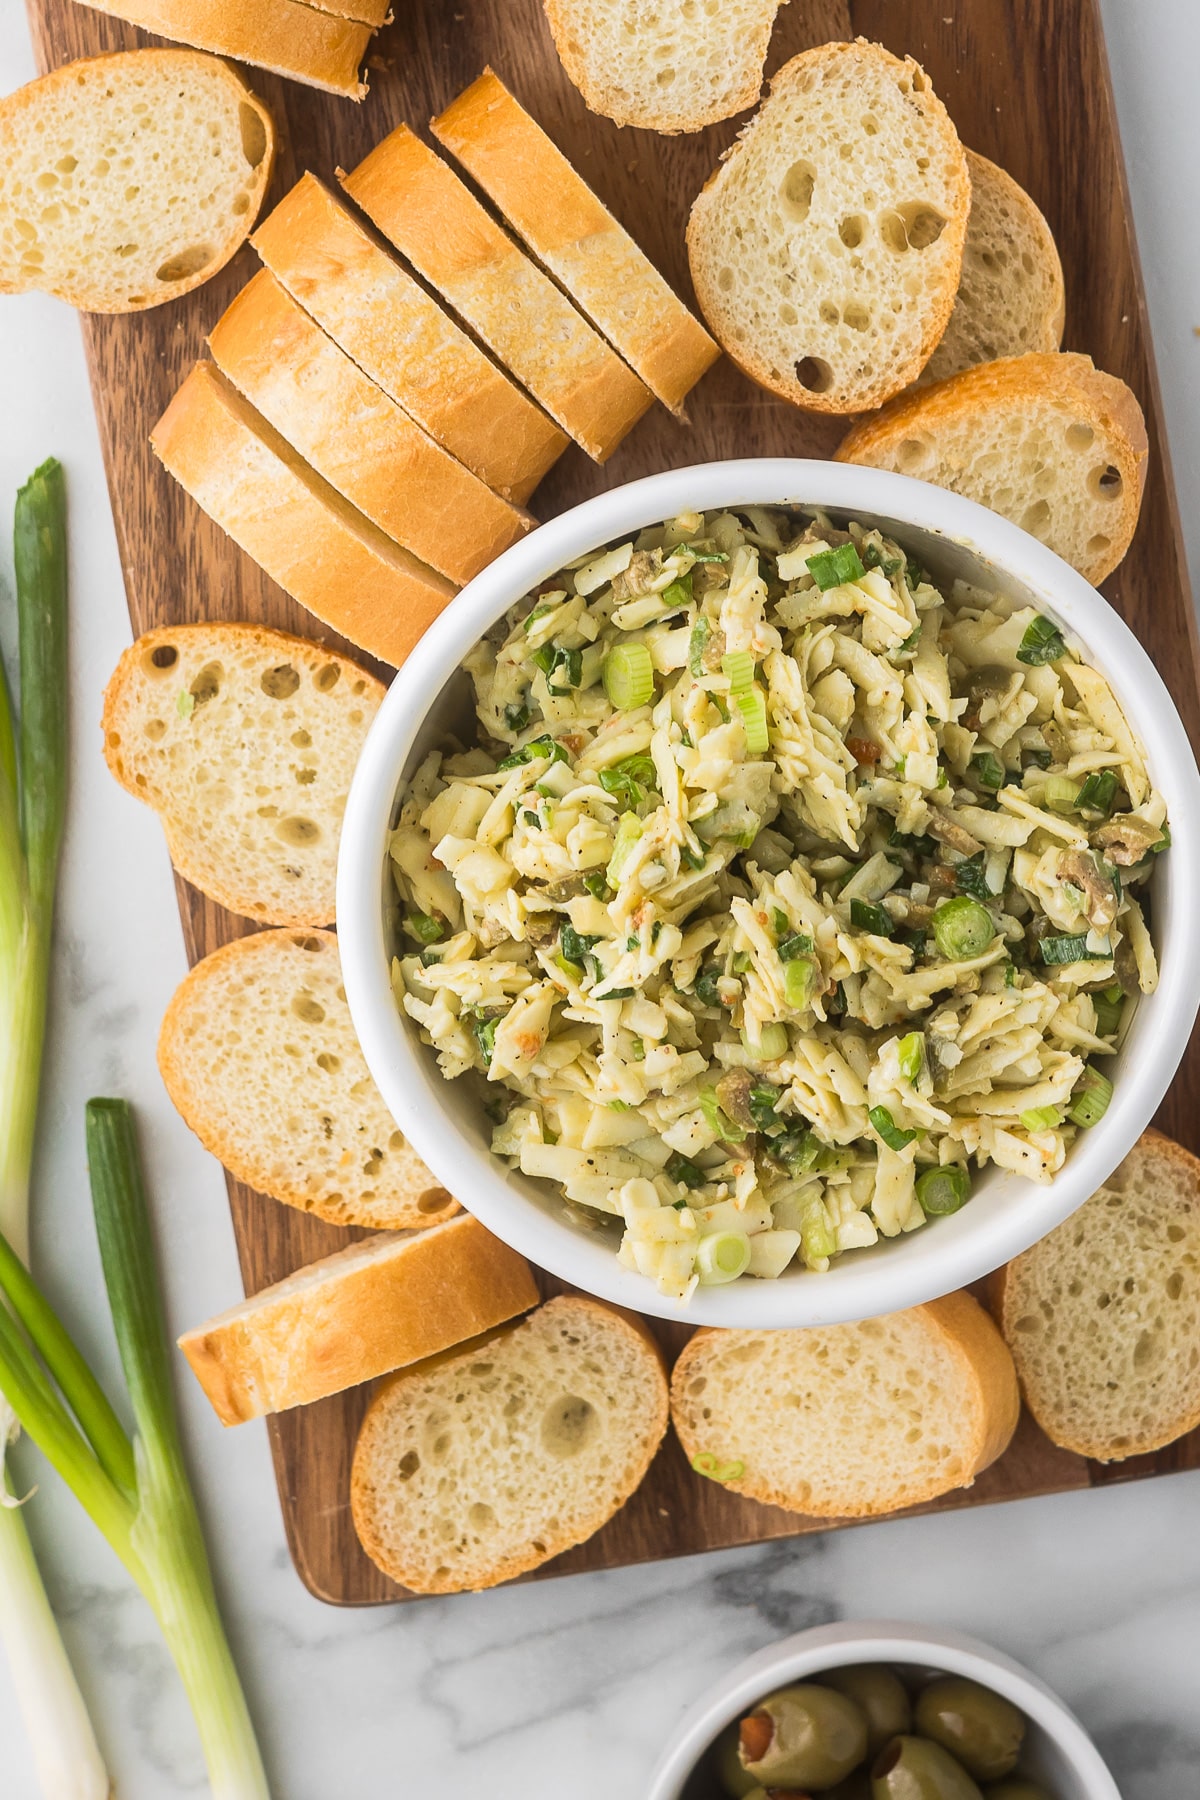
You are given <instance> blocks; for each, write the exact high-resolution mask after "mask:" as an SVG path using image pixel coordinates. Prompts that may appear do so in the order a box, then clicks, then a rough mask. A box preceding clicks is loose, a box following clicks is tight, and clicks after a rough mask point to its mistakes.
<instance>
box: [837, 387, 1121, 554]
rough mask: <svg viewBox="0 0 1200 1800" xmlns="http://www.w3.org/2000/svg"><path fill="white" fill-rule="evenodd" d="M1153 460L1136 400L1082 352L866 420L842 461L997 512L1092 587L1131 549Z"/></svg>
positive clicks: (921, 394)
mask: <svg viewBox="0 0 1200 1800" xmlns="http://www.w3.org/2000/svg"><path fill="white" fill-rule="evenodd" d="M1148 456H1149V444H1148V441H1147V438H1146V422H1145V420H1144V419H1143V417H1142V409H1141V407H1140V406H1139V405H1138V403H1137V399H1136V396H1135V395H1134V394H1133V392H1132V390H1131V389H1130V388H1127V387H1126V385H1125V383H1124V382H1123V381H1118V379H1117V377H1116V376H1115V375H1105V374H1104V373H1103V372H1102V371H1101V370H1100V369H1096V368H1094V367H1093V366H1092V360H1091V357H1089V356H1076V355H1073V354H1069V355H1068V354H1062V355H1057V356H1010V357H1007V358H1006V359H1005V360H1004V361H1003V362H994V363H981V364H980V365H979V367H978V368H975V369H964V370H963V372H962V373H961V374H960V375H952V376H951V377H950V379H949V380H948V381H939V382H935V383H934V385H933V386H932V387H927V388H918V389H916V390H915V392H913V393H911V394H904V395H902V396H901V397H900V399H898V400H893V401H892V403H891V405H890V406H885V407H884V409H883V411H882V412H880V413H876V415H875V416H874V417H873V418H870V419H863V420H862V421H861V422H860V423H859V424H857V425H855V426H853V427H852V428H851V431H850V433H849V435H848V436H847V437H845V438H843V440H842V442H841V444H840V445H839V447H838V449H837V451H836V452H835V458H836V460H837V461H838V462H852V463H867V464H869V465H870V466H871V467H872V468H876V469H898V470H899V471H900V473H901V474H902V475H915V476H917V478H918V479H919V480H921V481H932V482H933V483H934V485H935V486H937V487H944V488H950V489H952V490H953V492H954V493H956V494H965V495H966V496H967V498H968V499H969V500H978V501H980V502H982V504H983V505H984V506H990V507H991V509H992V511H993V512H998V513H1003V515H1004V517H1005V518H1006V519H1011V520H1012V521H1013V523H1014V524H1015V525H1020V526H1021V527H1022V528H1023V529H1024V530H1025V531H1029V532H1032V533H1033V535H1034V537H1037V538H1040V539H1041V540H1042V542H1043V543H1044V544H1048V545H1049V546H1050V548H1051V549H1052V550H1055V551H1057V552H1058V554H1059V556H1061V557H1063V558H1064V560H1065V561H1067V562H1069V563H1071V564H1073V565H1074V567H1075V568H1077V569H1078V570H1079V573H1080V574H1081V575H1085V576H1086V577H1087V579H1088V580H1089V581H1090V582H1092V583H1093V584H1094V583H1096V582H1100V581H1103V580H1104V577H1105V576H1106V575H1109V574H1111V572H1112V571H1113V569H1115V568H1116V566H1117V564H1118V563H1119V562H1120V560H1121V558H1122V557H1123V556H1124V554H1125V552H1126V550H1128V548H1129V545H1130V541H1131V539H1132V537H1133V534H1134V530H1135V529H1136V526H1137V521H1138V513H1139V511H1140V509H1141V504H1142V489H1143V488H1144V487H1145V485H1146V463H1147V459H1148Z"/></svg>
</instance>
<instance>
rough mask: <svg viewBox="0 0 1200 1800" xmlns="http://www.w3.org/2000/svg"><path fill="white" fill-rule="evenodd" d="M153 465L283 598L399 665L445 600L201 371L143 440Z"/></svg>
mask: <svg viewBox="0 0 1200 1800" xmlns="http://www.w3.org/2000/svg"><path fill="white" fill-rule="evenodd" d="M150 442H151V444H152V445H153V447H154V450H155V452H156V454H157V456H158V457H159V460H160V461H161V462H162V463H163V464H164V466H165V467H166V468H167V469H169V470H170V472H171V474H172V475H174V477H175V479H176V480H177V481H178V482H179V483H180V485H181V486H182V487H184V488H186V489H187V491H188V493H189V494H191V496H192V498H193V499H194V500H196V501H197V502H198V503H199V505H200V506H202V507H203V509H204V511H205V512H207V513H208V515H209V517H210V518H212V519H214V520H215V522H216V523H217V524H218V525H219V526H220V527H221V529H222V530H223V531H226V532H228V534H229V536H230V537H231V538H233V540H234V542H235V543H237V544H239V545H240V546H241V548H242V549H243V550H244V551H245V552H246V553H247V555H248V556H251V557H252V558H253V559H254V561H255V562H257V563H258V564H259V565H260V566H261V567H262V568H263V569H265V570H266V572H267V574H268V575H269V576H270V577H271V579H272V580H273V581H277V582H278V583H279V585H280V587H282V588H283V589H284V591H285V592H286V593H289V594H291V595H292V597H293V599H296V600H298V601H299V602H300V604H301V605H302V606H306V607H307V608H308V610H309V612H311V613H314V614H315V615H316V617H317V618H318V619H321V620H322V621H323V622H324V623H325V624H326V625H330V626H332V627H333V629H334V630H335V631H337V632H340V633H341V634H342V636H343V637H346V638H349V639H350V641H351V643H354V644H357V645H358V646H359V648H360V649H363V650H366V651H367V652H368V653H369V654H370V655H372V656H377V657H379V659H380V660H381V661H382V662H388V663H392V664H394V665H396V666H399V664H400V663H402V662H403V661H404V659H405V657H406V656H407V655H408V653H409V651H410V650H411V649H412V648H413V646H414V645H415V644H416V643H417V641H418V639H419V638H420V637H421V636H422V634H423V633H424V632H425V630H426V629H427V627H428V626H429V625H431V624H432V623H433V621H434V619H435V618H436V617H437V615H438V614H439V613H440V612H441V611H442V608H443V607H444V606H445V605H446V604H447V602H448V601H449V600H451V599H452V598H453V596H454V592H455V590H454V587H453V585H452V584H451V583H450V582H449V581H447V580H446V579H445V577H444V576H441V575H438V574H437V573H436V572H435V571H434V570H433V569H430V568H428V567H427V566H426V565H425V564H424V563H421V562H419V561H418V560H417V559H416V557H414V556H412V555H411V554H410V553H409V552H408V551H407V550H404V549H402V548H401V547H400V546H399V545H398V544H395V543H393V542H392V541H391V539H389V538H387V537H385V536H384V534H383V533H382V532H381V531H380V530H379V529H378V528H377V527H376V526H374V525H372V524H371V523H370V521H369V520H368V519H365V518H364V517H363V516H362V515H361V514H360V513H358V512H356V511H355V509H354V508H353V507H351V506H350V505H349V504H348V502H347V501H345V500H343V498H342V496H341V495H340V494H338V493H337V492H336V491H335V490H334V489H333V488H331V487H330V486H329V485H328V483H327V482H325V481H323V480H322V479H321V477H320V476H319V475H317V474H316V473H315V471H314V470H312V469H310V468H309V467H308V465H307V463H305V462H304V461H303V460H302V459H301V458H300V457H299V456H297V454H296V453H295V451H293V450H292V449H291V448H290V446H288V445H287V444H285V442H284V440H283V439H282V438H281V437H280V436H279V434H278V433H277V432H276V431H274V430H273V429H272V428H271V426H269V425H268V424H267V422H266V420H265V419H263V418H261V417H260V416H259V415H258V414H257V413H255V412H254V410H253V408H252V407H250V406H249V405H248V403H247V402H246V401H245V400H244V399H243V398H242V396H241V395H240V394H239V393H238V392H237V390H236V389H235V388H233V387H232V386H231V385H230V384H229V383H228V382H227V381H226V380H225V379H224V377H223V376H221V375H220V374H219V373H218V371H217V370H216V369H215V368H214V367H213V366H212V365H211V364H210V363H197V364H196V366H195V367H194V368H193V370H192V372H191V374H190V375H189V376H188V377H187V380H186V381H185V382H184V383H183V386H182V387H181V388H180V389H179V392H178V393H177V394H176V395H175V398H174V399H173V400H172V401H171V404H170V405H169V406H168V408H167V410H166V412H165V413H164V414H163V416H162V418H161V419H160V420H159V421H158V424H157V425H156V426H155V427H154V430H153V432H152V433H151V434H150Z"/></svg>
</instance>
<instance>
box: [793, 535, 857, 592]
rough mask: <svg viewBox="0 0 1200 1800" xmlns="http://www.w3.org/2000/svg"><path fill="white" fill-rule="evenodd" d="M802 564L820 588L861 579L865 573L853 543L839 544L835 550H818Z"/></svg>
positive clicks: (838, 585)
mask: <svg viewBox="0 0 1200 1800" xmlns="http://www.w3.org/2000/svg"><path fill="white" fill-rule="evenodd" d="M804 566H805V568H806V569H807V570H808V572H809V574H810V575H811V576H812V578H813V580H814V581H815V582H816V584H817V586H818V587H819V588H821V589H822V590H824V589H825V588H834V587H841V586H842V585H843V583H844V582H847V581H861V580H862V578H863V576H864V575H865V574H866V570H865V569H864V568H863V565H862V559H861V558H860V556H859V554H858V551H857V550H856V549H855V548H854V545H853V544H839V545H838V547H837V549H836V550H819V551H818V552H817V554H816V555H815V556H810V557H809V558H808V559H807V561H806V562H805V565H804Z"/></svg>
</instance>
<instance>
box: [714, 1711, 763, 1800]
mask: <svg viewBox="0 0 1200 1800" xmlns="http://www.w3.org/2000/svg"><path fill="white" fill-rule="evenodd" d="M712 1766H713V1772H714V1774H715V1775H716V1777H717V1780H718V1781H719V1782H720V1784H721V1786H722V1788H723V1789H724V1791H725V1792H726V1793H727V1794H728V1795H729V1800H747V1796H748V1795H750V1794H752V1793H753V1792H754V1790H755V1788H757V1786H758V1780H757V1777H756V1776H754V1775H748V1774H747V1773H746V1771H745V1769H744V1768H743V1767H742V1759H741V1757H740V1756H739V1755H738V1722H737V1720H736V1719H735V1720H734V1722H733V1724H732V1725H727V1726H726V1727H725V1729H724V1731H723V1732H722V1733H721V1735H720V1737H719V1738H718V1739H717V1741H716V1743H715V1744H714V1745H713V1747H712Z"/></svg>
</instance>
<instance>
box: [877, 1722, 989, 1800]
mask: <svg viewBox="0 0 1200 1800" xmlns="http://www.w3.org/2000/svg"><path fill="white" fill-rule="evenodd" d="M871 1800H983V1796H982V1795H981V1794H980V1792H979V1789H978V1788H977V1787H976V1785H975V1783H974V1782H973V1781H972V1780H971V1777H970V1776H969V1775H968V1774H967V1772H966V1770H965V1769H964V1768H963V1766H962V1764H961V1763H959V1762H956V1761H955V1760H954V1758H953V1757H952V1756H951V1754H950V1752H949V1751H948V1750H943V1748H942V1746H941V1745H940V1744H932V1743H930V1742H929V1741H928V1739H926V1738H918V1737H895V1738H893V1739H892V1741H891V1743H890V1744H886V1745H885V1746H884V1748H883V1749H882V1750H881V1751H880V1752H879V1755H878V1756H877V1757H876V1758H875V1761H874V1763H873V1764H872V1766H871Z"/></svg>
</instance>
